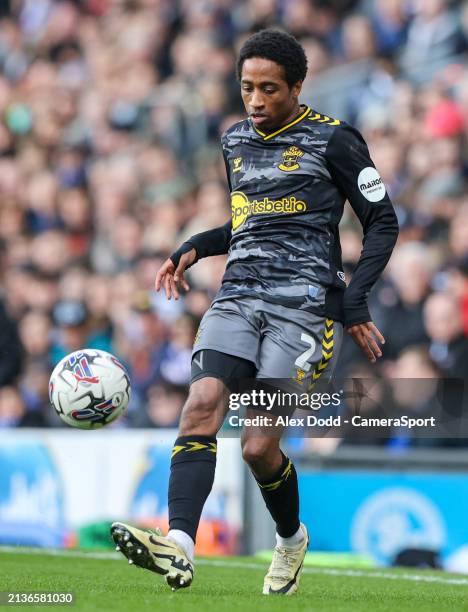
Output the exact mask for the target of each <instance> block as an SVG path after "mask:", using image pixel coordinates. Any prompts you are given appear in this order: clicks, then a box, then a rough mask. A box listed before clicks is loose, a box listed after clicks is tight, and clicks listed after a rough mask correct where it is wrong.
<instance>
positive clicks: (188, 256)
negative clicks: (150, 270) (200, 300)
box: [154, 249, 197, 300]
mask: <svg viewBox="0 0 468 612" xmlns="http://www.w3.org/2000/svg"><path fill="white" fill-rule="evenodd" d="M196 258H197V252H196V250H195V249H191V250H190V251H188V252H187V253H184V254H183V255H181V257H180V259H179V264H178V266H177V268H176V267H175V265H174V264H173V263H172V260H171V258H169V259H166V261H165V262H164V263H163V265H162V266H161V267H160V268H159V270H158V273H157V274H156V280H155V283H154V286H155V288H156V291H159V290H160V289H161V287H164V290H165V291H166V297H167V299H168V300H170V299H171V297H172V296H174V298H175V299H176V300H178V299H179V297H180V294H179V289H178V287H177V285H179V283H180V286H181V287H182V288H183V289H185V291H189V290H190V287H189V284H188V283H187V281H186V280H185V278H184V272H185V270H186V269H187V268H188V267H189V266H191V265H192V264H193V262H194V261H195V260H196Z"/></svg>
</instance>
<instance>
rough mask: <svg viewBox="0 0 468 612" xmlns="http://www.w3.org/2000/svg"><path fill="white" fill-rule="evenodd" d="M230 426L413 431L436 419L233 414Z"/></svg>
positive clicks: (428, 425) (429, 424) (432, 422)
mask: <svg viewBox="0 0 468 612" xmlns="http://www.w3.org/2000/svg"><path fill="white" fill-rule="evenodd" d="M228 420H229V425H231V427H244V426H245V427H341V426H342V425H351V426H352V427H373V428H374V427H375V428H380V427H385V428H387V427H399V428H403V429H413V427H436V420H435V417H428V418H424V419H423V418H420V419H416V418H413V417H409V416H407V415H403V416H401V417H388V418H381V419H379V418H365V417H362V416H359V415H355V416H353V417H351V418H349V419H345V418H343V417H341V416H335V417H332V416H330V417H326V418H322V419H321V418H319V417H317V416H315V415H313V414H309V415H308V416H307V417H303V418H300V417H289V416H275V417H271V416H266V415H257V416H255V417H251V418H249V417H241V416H239V415H238V414H232V415H231V416H230V417H229V419H228Z"/></svg>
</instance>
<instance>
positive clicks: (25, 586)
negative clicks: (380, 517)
mask: <svg viewBox="0 0 468 612" xmlns="http://www.w3.org/2000/svg"><path fill="white" fill-rule="evenodd" d="M265 570H266V564H264V563H262V562H259V561H258V560H256V559H255V558H252V557H249V558H224V559H201V560H199V562H198V563H197V564H196V568H195V581H194V583H193V585H192V587H191V588H190V589H184V590H181V591H178V592H176V593H172V592H171V591H170V590H169V589H168V587H167V586H166V584H165V583H164V581H163V580H162V579H161V577H160V576H157V575H156V574H153V573H151V572H148V571H145V570H142V569H139V568H135V567H133V566H130V565H128V564H127V563H126V562H125V560H124V559H123V558H121V557H119V556H118V555H117V553H115V554H114V553H85V552H80V551H71V552H67V551H64V552H57V553H54V552H53V551H31V550H30V549H18V550H13V549H12V548H6V547H4V548H0V591H29V592H31V591H47V592H51V591H61V592H69V591H71V592H73V593H74V595H75V603H74V604H72V605H71V606H70V605H62V606H59V608H60V609H67V608H68V609H70V611H71V612H75V611H76V612H77V611H81V610H89V611H95V610H112V611H113V612H118V611H120V610H122V611H124V610H125V611H126V612H127V611H133V610H135V611H136V612H140V611H141V612H143V611H145V610H148V611H149V610H151V611H152V612H154V611H157V610H164V611H167V612H169V611H175V612H179V611H180V612H185V611H187V612H192V611H193V612H195V611H199V610H202V609H205V608H208V609H210V610H215V611H216V612H220V611H223V612H224V611H226V612H230V611H231V610H232V611H236V610H239V611H242V612H247V611H250V610H255V612H261V611H262V610H265V611H266V610H268V611H276V610H278V611H279V610H284V609H287V610H288V611H294V610H304V611H305V610H307V611H315V610H317V611H326V612H328V611H329V612H341V611H345V610H346V611H353V612H354V611H356V612H360V611H366V612H367V611H369V612H370V611H372V612H379V611H384V610H385V611H389V612H390V611H391V612H394V611H395V610H398V611H406V610H408V611H411V612H419V611H421V612H427V611H432V610H434V611H437V612H440V611H441V610H453V611H454V612H455V611H456V612H459V611H463V610H467V611H468V578H464V577H462V576H455V575H452V574H446V573H443V572H435V571H422V570H418V571H411V570H405V569H399V570H390V569H389V570H363V569H356V570H348V569H342V568H335V569H333V568H310V567H307V568H305V570H304V573H303V575H302V580H301V588H300V591H299V593H298V594H296V595H294V596H292V597H288V598H284V597H278V596H277V597H271V596H268V597H267V596H264V595H262V594H261V586H262V580H263V575H264V573H265ZM10 607H11V608H13V609H24V610H31V609H32V608H36V606H32V605H30V606H20V605H13V606H10ZM49 607H51V606H40V609H45V608H49ZM54 607H55V609H57V606H54ZM6 609H7V608H6V607H5V610H6Z"/></svg>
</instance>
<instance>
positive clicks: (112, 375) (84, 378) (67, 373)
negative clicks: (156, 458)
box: [49, 349, 131, 429]
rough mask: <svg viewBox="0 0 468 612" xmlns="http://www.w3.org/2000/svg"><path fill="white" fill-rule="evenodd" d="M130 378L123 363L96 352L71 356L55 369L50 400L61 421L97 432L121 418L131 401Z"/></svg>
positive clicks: (51, 378) (102, 352)
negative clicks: (96, 430)
mask: <svg viewBox="0 0 468 612" xmlns="http://www.w3.org/2000/svg"><path fill="white" fill-rule="evenodd" d="M130 393H131V389H130V379H129V377H128V373H127V371H126V369H125V367H124V366H123V365H122V364H121V363H120V361H119V360H118V359H117V358H116V357H114V355H111V354H110V353H107V352H106V351H100V350H97V349H83V350H80V351H76V352H74V353H70V354H69V355H67V356H66V357H64V358H63V359H62V360H61V361H59V363H58V364H57V365H56V366H55V368H54V371H53V372H52V375H51V377H50V381H49V398H50V402H51V404H52V406H53V407H54V408H55V410H56V411H57V414H58V415H59V416H60V418H61V419H62V420H63V421H64V422H65V423H67V425H71V426H72V427H78V428H80V429H98V428H100V427H104V426H105V425H109V423H112V422H114V421H115V420H116V419H118V418H119V417H120V416H121V415H122V414H123V412H124V411H125V409H126V408H127V406H128V402H129V401H130Z"/></svg>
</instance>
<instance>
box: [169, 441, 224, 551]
mask: <svg viewBox="0 0 468 612" xmlns="http://www.w3.org/2000/svg"><path fill="white" fill-rule="evenodd" d="M216 450H217V444H216V438H215V437H211V436H197V435H194V436H180V437H179V438H177V440H176V441H175V443H174V448H173V449H172V458H171V476H170V479H169V496H168V497H169V528H170V529H171V530H175V529H179V530H181V531H184V532H185V533H187V534H188V535H189V536H190V537H191V538H192V540H193V541H194V542H195V536H196V533H197V529H198V523H199V522H200V516H201V513H202V510H203V506H204V505H205V501H206V499H207V497H208V495H209V494H210V491H211V488H212V486H213V481H214V476H215V469H216Z"/></svg>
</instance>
